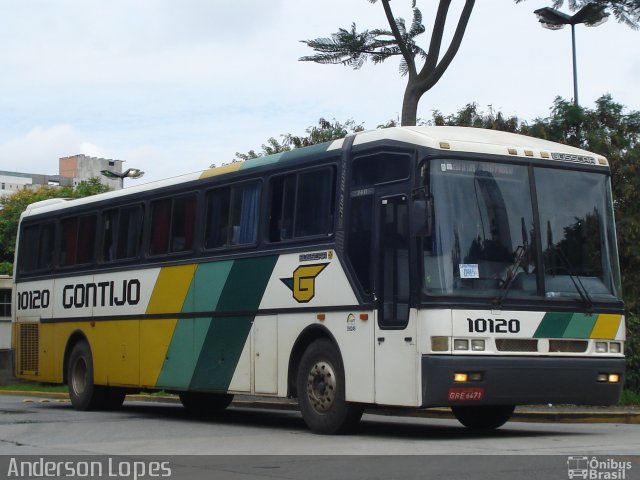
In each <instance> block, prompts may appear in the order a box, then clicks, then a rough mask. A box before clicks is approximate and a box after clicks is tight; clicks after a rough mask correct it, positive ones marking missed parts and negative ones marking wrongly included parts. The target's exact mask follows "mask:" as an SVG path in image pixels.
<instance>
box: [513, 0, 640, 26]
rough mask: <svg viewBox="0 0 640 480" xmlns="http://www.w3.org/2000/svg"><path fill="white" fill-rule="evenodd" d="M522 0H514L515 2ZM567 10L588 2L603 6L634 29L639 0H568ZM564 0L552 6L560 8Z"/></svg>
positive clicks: (638, 16) (639, 12)
mask: <svg viewBox="0 0 640 480" xmlns="http://www.w3.org/2000/svg"><path fill="white" fill-rule="evenodd" d="M523 1H524V0H515V2H516V3H520V2H523ZM567 3H568V6H569V10H571V11H576V10H579V9H581V8H583V7H585V6H586V5H588V4H593V5H595V6H598V7H603V8H604V9H605V11H606V12H607V13H613V16H614V18H615V19H616V20H617V21H618V22H619V23H624V24H626V25H627V26H629V27H631V28H633V29H634V30H635V29H637V28H638V23H640V0H569V1H568V2H567ZM563 5H564V0H553V8H556V9H557V8H561V7H562V6H563Z"/></svg>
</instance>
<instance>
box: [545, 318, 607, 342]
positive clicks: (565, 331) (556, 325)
mask: <svg viewBox="0 0 640 480" xmlns="http://www.w3.org/2000/svg"><path fill="white" fill-rule="evenodd" d="M597 319H598V315H587V314H584V313H561V312H549V313H545V315H544V317H543V318H542V321H541V322H540V325H538V329H537V330H536V332H535V333H534V334H533V338H589V335H590V334H591V331H592V330H593V327H594V325H595V324H596V320H597Z"/></svg>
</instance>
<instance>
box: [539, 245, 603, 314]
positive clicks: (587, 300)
mask: <svg viewBox="0 0 640 480" xmlns="http://www.w3.org/2000/svg"><path fill="white" fill-rule="evenodd" d="M548 249H549V250H550V251H551V252H552V253H555V254H556V256H557V257H558V258H559V259H560V261H561V262H562V264H563V265H564V268H565V269H566V270H567V273H568V274H569V278H570V279H571V282H572V283H573V286H574V287H576V291H577V292H578V294H579V295H580V298H581V299H582V301H583V302H584V304H585V305H586V306H587V309H589V310H591V309H593V301H592V300H591V297H590V296H589V292H588V291H587V289H586V288H585V286H584V285H583V284H582V280H580V276H578V275H576V274H575V273H573V269H572V268H571V264H570V263H569V260H568V259H567V257H566V256H565V255H564V253H562V250H561V249H560V248H559V247H558V246H556V245H549V248H548Z"/></svg>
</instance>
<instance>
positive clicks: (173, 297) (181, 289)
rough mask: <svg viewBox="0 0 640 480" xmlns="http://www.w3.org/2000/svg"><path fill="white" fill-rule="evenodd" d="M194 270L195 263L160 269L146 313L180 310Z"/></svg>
mask: <svg viewBox="0 0 640 480" xmlns="http://www.w3.org/2000/svg"><path fill="white" fill-rule="evenodd" d="M195 271H196V265H180V266H177V267H165V268H163V269H162V270H160V274H159V275H158V279H157V280H156V285H155V287H153V293H152V294H151V300H149V305H148V306H147V313H149V314H151V313H169V312H180V311H181V310H182V305H183V304H184V299H185V297H186V296H187V292H188V291H189V287H190V286H191V279H192V278H193V274H194V272H195Z"/></svg>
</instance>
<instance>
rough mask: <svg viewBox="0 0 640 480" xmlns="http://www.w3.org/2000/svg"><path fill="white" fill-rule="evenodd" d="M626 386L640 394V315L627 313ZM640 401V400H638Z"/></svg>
mask: <svg viewBox="0 0 640 480" xmlns="http://www.w3.org/2000/svg"><path fill="white" fill-rule="evenodd" d="M626 322H627V342H626V344H625V352H624V353H625V355H626V357H627V372H626V381H625V385H626V387H627V388H628V389H629V390H631V391H633V392H635V393H636V395H637V396H640V315H627V317H626ZM637 403H640V402H637Z"/></svg>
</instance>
